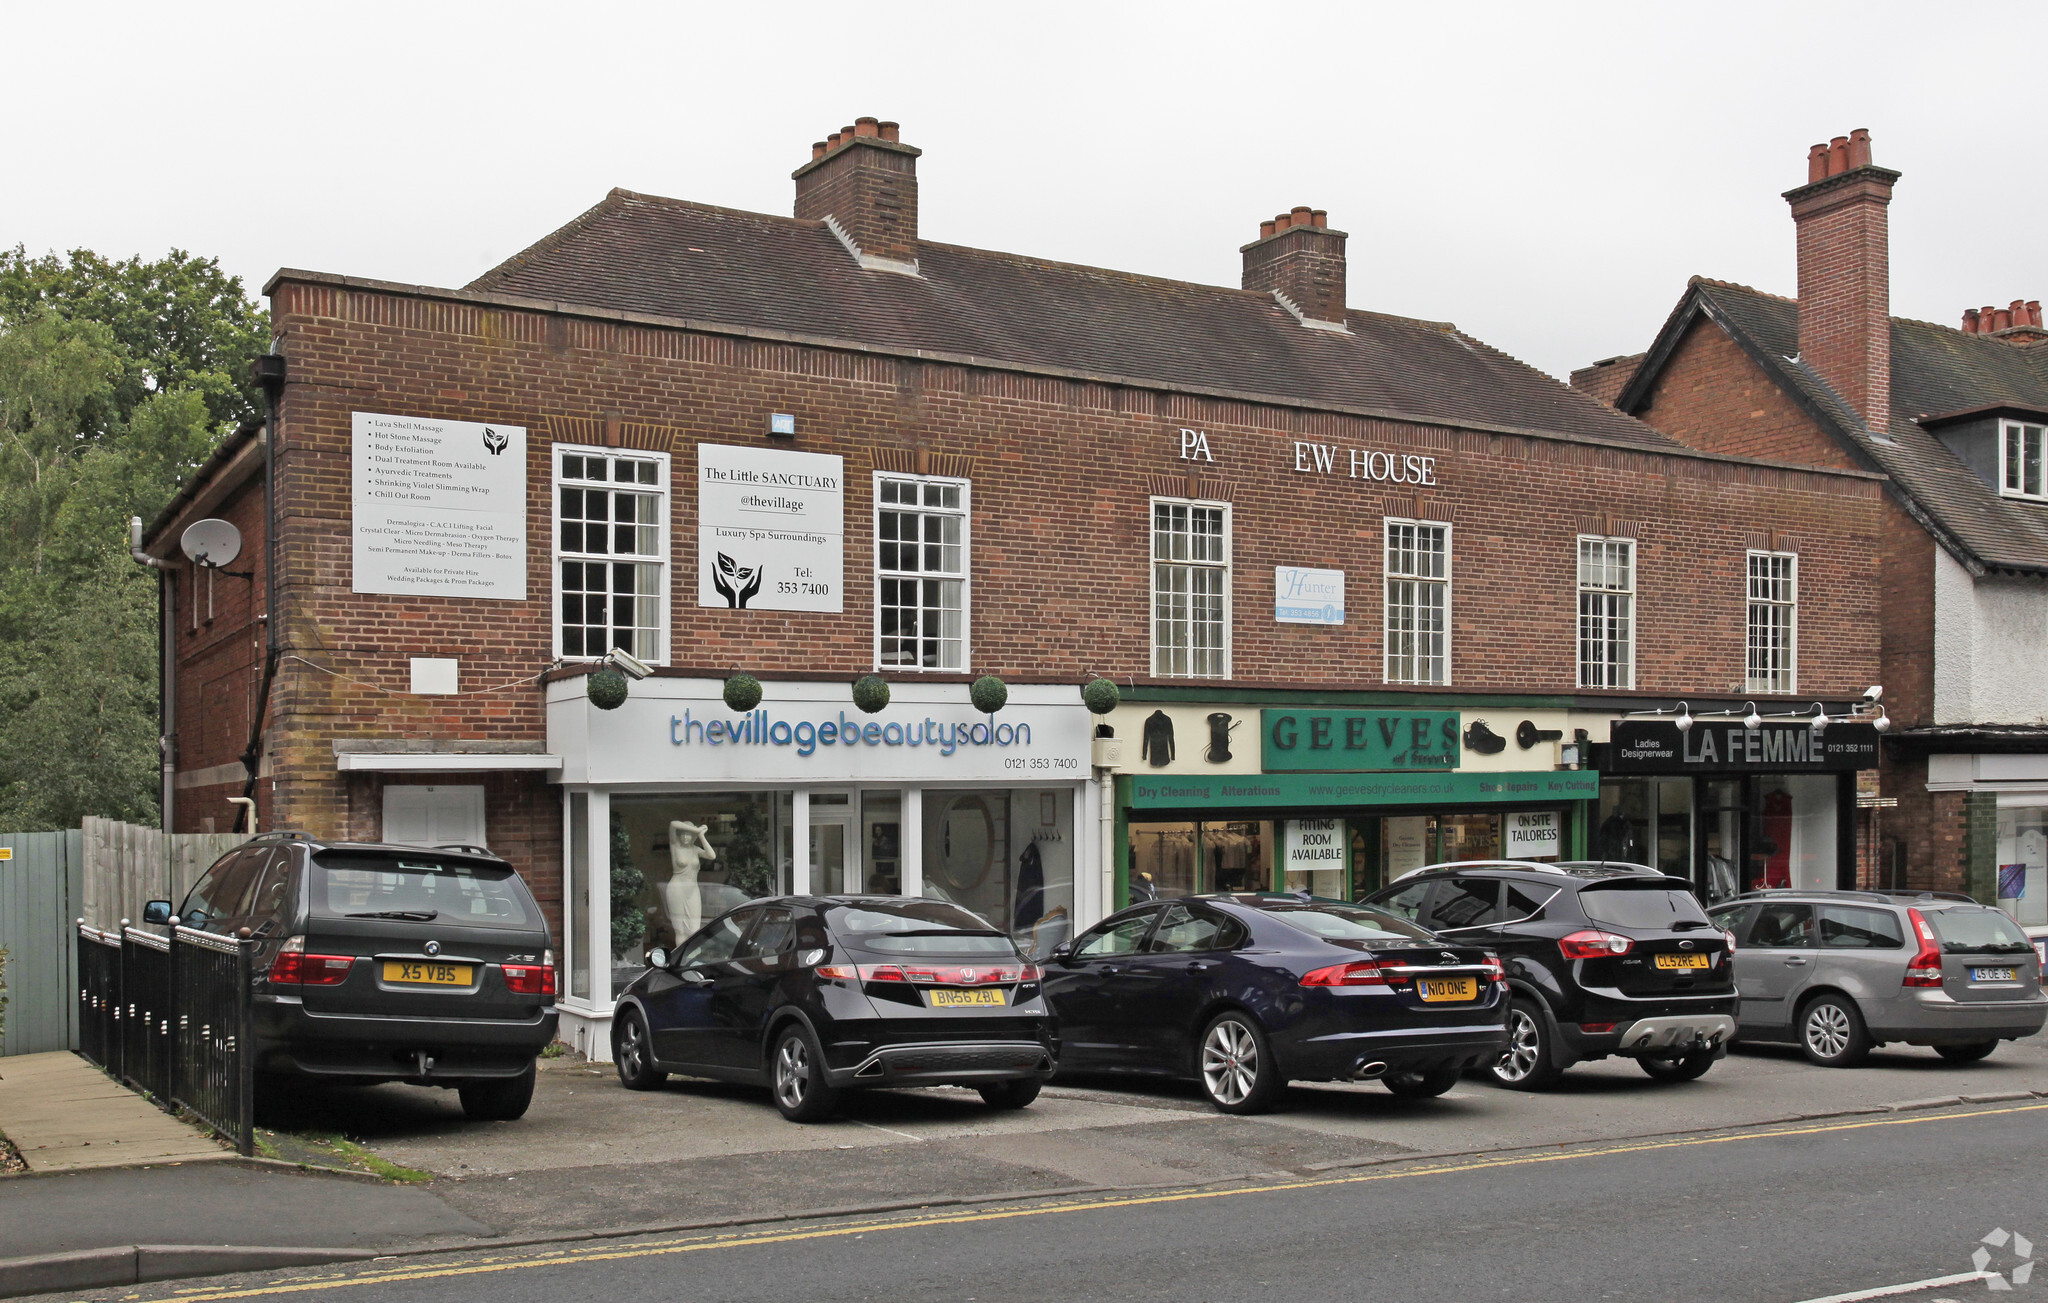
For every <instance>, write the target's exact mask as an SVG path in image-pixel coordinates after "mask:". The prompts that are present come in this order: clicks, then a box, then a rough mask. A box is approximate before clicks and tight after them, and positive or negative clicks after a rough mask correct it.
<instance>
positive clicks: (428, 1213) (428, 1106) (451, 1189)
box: [0, 1037, 2048, 1294]
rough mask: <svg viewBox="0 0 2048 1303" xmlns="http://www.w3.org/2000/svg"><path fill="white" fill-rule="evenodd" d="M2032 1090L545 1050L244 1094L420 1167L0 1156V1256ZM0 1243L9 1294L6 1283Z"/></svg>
mask: <svg viewBox="0 0 2048 1303" xmlns="http://www.w3.org/2000/svg"><path fill="white" fill-rule="evenodd" d="M16 1062H19V1060H9V1061H5V1063H4V1064H0V1071H12V1070H13V1069H12V1064H13V1063H16ZM88 1071H90V1069H88ZM102 1080H104V1078H102ZM2035 1092H2039V1093H2041V1094H2042V1095H2043V1096H2048V1038H2041V1037H2036V1038H2032V1039H2030V1040H2027V1041H2021V1042H2017V1043H2009V1044H2006V1045H2002V1046H2000V1047H1999V1049H1998V1051H1997V1052H1996V1053H1995V1054H1994V1055H1992V1057H1990V1058H1989V1059H1986V1060H1984V1061H1982V1062H1980V1063H1976V1064H1967V1065H1954V1064H1949V1063H1947V1062H1945V1061H1944V1060H1942V1059H1940V1058H1939V1057H1938V1056H1936V1055H1935V1054H1934V1053H1933V1052H1931V1051H1928V1050H1920V1049H1913V1048H1909V1047H1898V1048H1893V1049H1887V1050H1880V1051H1878V1052H1877V1053H1875V1054H1874V1055H1872V1056H1871V1059H1870V1061H1869V1063H1868V1064H1867V1065H1866V1066H1864V1067H1861V1068H1857V1069H1852V1070H1846V1071H1843V1070H1828V1069H1819V1068H1814V1067H1811V1066H1809V1065H1808V1064H1807V1063H1806V1062H1805V1061H1804V1059H1803V1058H1801V1057H1800V1056H1799V1055H1798V1054H1797V1053H1796V1051H1792V1050H1789V1049H1787V1050H1777V1049H1765V1048H1758V1049H1738V1050H1737V1051H1736V1052H1735V1053H1734V1054H1732V1055H1731V1056H1730V1057H1729V1058H1728V1059H1726V1060H1725V1061H1723V1062H1721V1063H1719V1064H1717V1065H1716V1066H1715V1067H1714V1069H1713V1070H1712V1071H1711V1072H1709V1073H1708V1074H1707V1075H1706V1076H1705V1077H1704V1078H1702V1079H1700V1080H1699V1081H1696V1082H1690V1083H1682V1084H1664V1083H1658V1082H1653V1081H1651V1080H1650V1079H1649V1078H1648V1077H1647V1076H1645V1075H1644V1074H1643V1073H1642V1072H1641V1070H1640V1069H1638V1068H1637V1067H1636V1066H1635V1065H1634V1064H1633V1063H1631V1062H1628V1061H1626V1060H1608V1061H1605V1062H1601V1063H1594V1064H1586V1065H1581V1066H1579V1067H1577V1068H1574V1069H1573V1070H1572V1071H1571V1072H1570V1073H1568V1074H1567V1075H1566V1077H1565V1079H1564V1082H1563V1084H1562V1085H1561V1086H1560V1087H1559V1088H1558V1089H1556V1090H1554V1091H1551V1092H1548V1093H1545V1094H1537V1095H1530V1094H1522V1093H1519V1092H1514V1091H1506V1090H1501V1089H1498V1088H1496V1087H1493V1086H1491V1085H1485V1084H1481V1083H1480V1082H1478V1081H1476V1080H1467V1081H1465V1082H1462V1083H1460V1084H1459V1086H1457V1087H1456V1088H1455V1089H1453V1090H1452V1091H1451V1092H1450V1093H1449V1094H1448V1095H1445V1096H1443V1097H1441V1098H1439V1099H1435V1100H1402V1099H1397V1098H1395V1097H1394V1096H1393V1095H1391V1094H1389V1093H1388V1092H1387V1091H1385V1090H1384V1089H1383V1088H1382V1087H1379V1086H1377V1085H1371V1084H1359V1085H1335V1084H1317V1085H1304V1086H1297V1087H1295V1088H1293V1089H1292V1090H1290V1091H1289V1092H1288V1094H1287V1096H1286V1097H1285V1099H1284V1100H1283V1102H1282V1106H1281V1107H1280V1108H1279V1109H1278V1110H1277V1111H1275V1112H1273V1113H1270V1114H1266V1115H1263V1116H1259V1117H1253V1118H1236V1117H1225V1116H1223V1115H1220V1114H1217V1113H1215V1112H1214V1111H1212V1110H1211V1109H1209V1108H1208V1106H1207V1105H1206V1104H1205V1103H1204V1102H1203V1101H1202V1100H1201V1099H1200V1098H1199V1097H1198V1096H1197V1095H1196V1094H1195V1092H1194V1089H1193V1087H1192V1086H1177V1085H1174V1084H1171V1083H1159V1082H1145V1083H1134V1082H1129V1081H1117V1080H1111V1079H1086V1080H1081V1081H1065V1080H1062V1081H1061V1082H1060V1083H1058V1084H1055V1085H1053V1086H1050V1087H1048V1088H1047V1089H1046V1091H1045V1092H1044V1093H1043V1094H1042V1095H1041V1096H1040V1098H1039V1100H1038V1102H1037V1103H1035V1104H1034V1105H1033V1106H1031V1107H1030V1108H1028V1109H1025V1110H1022V1111H1019V1112H1010V1113H1003V1112H995V1111H991V1110H989V1109H988V1108H986V1107H985V1106H984V1105H983V1104H982V1103H981V1101H980V1099H979V1097H978V1096H976V1095H974V1094H973V1093H971V1092H968V1091H963V1090H956V1089H936V1090H918V1091H876V1092H871V1093H856V1094H852V1095H850V1096H848V1098H847V1102H846V1104H845V1105H844V1107H843V1108H842V1111H841V1113H840V1115H839V1116H838V1117H837V1118H835V1119H833V1120H832V1121H830V1122H826V1123H822V1124H816V1125H807V1126H799V1125H794V1124H791V1123H788V1122H785V1121H784V1120H783V1119H782V1117H781V1116H780V1115H779V1114H778V1113H776V1112H775V1110H774V1108H773V1107H772V1105H770V1104H769V1102H768V1100H767V1097H766V1095H765V1093H764V1092H762V1091H758V1090H750V1089H745V1088H740V1087H733V1086H726V1085H720V1084H716V1083H710V1082H703V1081H693V1080H683V1079H674V1080H672V1081H671V1082H670V1083H669V1084H668V1086H667V1087H666V1088H665V1089H663V1090H660V1091H652V1092H646V1093H638V1092H632V1091H627V1090H625V1089H623V1088H622V1087H620V1086H619V1084H618V1080H617V1077H616V1076H615V1075H614V1074H613V1072H612V1071H611V1068H610V1066H609V1065H604V1064H580V1063H575V1062H569V1061H564V1060H549V1061H544V1063H543V1067H542V1071H541V1074H540V1078H539V1083H538V1088H537V1090H536V1093H535V1098H534V1104H533V1108H532V1110H531V1111H530V1112H529V1113H528V1114H527V1116H526V1117H525V1118H524V1119H522V1120H521V1121H518V1122H511V1123H479V1122H471V1121H469V1120H467V1119H466V1118H464V1117H463V1116H462V1112H461V1107H460V1104H459V1103H458V1102H457V1100H456V1098H455V1096H454V1095H453V1093H452V1092H443V1091H435V1090H427V1089H419V1088H413V1087H406V1086H397V1085H393V1086H377V1087H368V1088H355V1089H336V1090H327V1091H319V1092H307V1093H304V1094H301V1095H299V1096H296V1097H294V1098H292V1099H291V1100H289V1101H286V1102H284V1103H283V1104H281V1105H277V1106H273V1107H272V1108H270V1109H268V1110H267V1114H268V1116H265V1117H263V1118H261V1119H259V1120H261V1121H263V1122H265V1123H266V1124H267V1125H272V1126H277V1127H279V1128H284V1127H299V1128H304V1129H306V1130H309V1131H313V1132H325V1131H339V1132H342V1133H344V1134H346V1135H347V1136H349V1137H350V1138H351V1139H353V1140H356V1141H358V1142H359V1143H361V1144H362V1145H364V1146H365V1147H367V1148H368V1149H370V1150H371V1151H373V1152H374V1153H376V1154H377V1155H379V1156H380V1157H382V1158H384V1159H387V1160H389V1161H391V1162H393V1163H396V1164H399V1165H401V1166H403V1167H407V1168H414V1169H418V1170H421V1171H423V1172H426V1173H429V1174H431V1175H432V1178H433V1179H432V1180H430V1181H428V1182H425V1183H422V1184H415V1185H405V1186H399V1185H391V1184H386V1183H382V1182H376V1181H370V1180H364V1179H360V1178H348V1177H342V1176H336V1175H328V1174H306V1173H299V1172H296V1171H291V1170H285V1169H283V1168H261V1167H256V1168H252V1167H249V1166H246V1165H240V1164H214V1163H206V1164H191V1163H182V1164H179V1165H175V1166H166V1165H154V1166H151V1167H150V1168H149V1169H148V1170H146V1171H134V1172H90V1171H78V1172H72V1173H59V1174H55V1175H44V1176H35V1175H31V1176H25V1177H11V1178H4V1179H0V1259H9V1258H19V1257H21V1256H24V1255H34V1254H52V1253H57V1254H65V1253H70V1254H76V1253H78V1252H80V1251H82V1250H85V1249H89V1248H92V1247H94V1246H95V1245H107V1246H113V1247H118V1246H120V1245H124V1244H126V1245H135V1244H149V1243H175V1244H193V1245H197V1244H210V1245H223V1244H227V1245H241V1246H251V1247H256V1248H260V1247H262V1246H265V1245H272V1246H276V1247H277V1248H279V1249H280V1250H282V1249H298V1250H304V1249H307V1248H310V1247H319V1248H324V1249H328V1250H333V1251H335V1252H337V1253H343V1252H345V1253H348V1254H354V1255H368V1254H374V1253H391V1252H408V1251H417V1250H423V1249H434V1248H448V1247H462V1246H475V1245H478V1244H495V1245H500V1246H505V1245H513V1244H517V1243H521V1242H530V1241H535V1240H545V1239H549V1238H560V1237H562V1236H565V1235H586V1236H587V1235H593V1234H595V1235H607V1236H617V1235H626V1234H630V1233H635V1232H648V1231H652V1230H654V1229H657V1228H677V1227H685V1226H702V1225H707V1224H712V1223H725V1224H745V1223H751V1222H758V1221H762V1220H769V1219H781V1220H785V1221H789V1220H801V1219H804V1218H806V1217H811V1216H818V1215H842V1214H846V1213H848V1212H849V1211H851V1210H859V1209H865V1210H869V1211H874V1210H878V1209H882V1208H886V1207H891V1206H895V1207H917V1206H926V1207H938V1206H947V1205H954V1204H959V1203H962V1202H963V1201H988V1200H1013V1199H1032V1198H1051V1197H1060V1196H1062V1195H1066V1196H1071V1195H1073V1194H1075V1192H1081V1191H1095V1192H1099V1191H1105V1190H1132V1189H1140V1188H1146V1189H1167V1188H1177V1187H1185V1186H1188V1185H1190V1184H1195V1185H1200V1186H1203V1187H1206V1188H1227V1187H1230V1186H1232V1185H1233V1184H1234V1183H1243V1182H1254V1183H1256V1182H1262V1181H1265V1182H1270V1181H1273V1180H1278V1179H1281V1178H1283V1177H1285V1178H1287V1179H1303V1178H1309V1177H1316V1176H1319V1175H1324V1174H1329V1173H1333V1172H1344V1171H1350V1170H1354V1169H1360V1170H1362V1169H1364V1168H1368V1167H1373V1166H1379V1165H1385V1164H1388V1163H1398V1162H1401V1161H1404V1160H1410V1159H1421V1158H1430V1157H1433V1156H1441V1155H1452V1154H1498V1153H1504V1152H1508V1151H1524V1150H1528V1149H1530V1148H1532V1147H1551V1148H1556V1147H1560V1146H1564V1147H1570V1146H1577V1145H1587V1144H1611V1143H1612V1142H1614V1141H1615V1140H1617V1139H1621V1138H1627V1137H1645V1136H1659V1135H1670V1134H1674V1133H1681V1132H1683V1133H1697V1132H1702V1131H1710V1130H1725V1129H1730V1128H1743V1127H1756V1126H1760V1125H1769V1124H1774V1123H1783V1122H1785V1121H1787V1120H1789V1119H1801V1118H1816V1117H1840V1116H1844V1115H1855V1114H1856V1113H1857V1112H1858V1111H1859V1110H1870V1111H1872V1113H1873V1115H1876V1114H1877V1113H1879V1112H1892V1111H1896V1112H1897V1113H1898V1114H1899V1115H1900V1116H1904V1115H1906V1114H1909V1113H1915V1112H1919V1111H1924V1110H1928V1109H1939V1108H1940V1107H1941V1106H1942V1105H1943V1104H1950V1105H1955V1104H1960V1103H1962V1102H1963V1101H1965V1100H1970V1099H1974V1100H1994V1101H1995V1100H1997V1099H1999V1098H2001V1097H2005V1098H2012V1097H2019V1098H2022V1099H2026V1100H2028V1101H2030V1102H2031V1101H2033V1098H2034V1093H2035ZM145 1107H147V1106H146V1105H145ZM159 1116H161V1115H159ZM4 1118H5V1114H4V1113H0V1119H4ZM4 1125H5V1124H4V1121H0V1127H4ZM2035 1129H2038V1128H2035ZM2037 1203H2038V1200H2037ZM2043 1229H2044V1231H2048V1227H2044V1228H2043ZM250 1265H260V1264H258V1263H257V1262H255V1261H254V1260H252V1261H251V1263H250ZM6 1266H7V1264H6V1263H5V1262H4V1261H0V1294H6V1293H9V1292H12V1291H10V1290H8V1289H7V1288H6V1281H5V1280H4V1275H5V1271H6ZM222 1269H225V1268H222ZM139 1278H140V1277H139V1276H132V1277H130V1279H139Z"/></svg>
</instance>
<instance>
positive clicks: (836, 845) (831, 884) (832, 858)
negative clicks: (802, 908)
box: [811, 792, 861, 895]
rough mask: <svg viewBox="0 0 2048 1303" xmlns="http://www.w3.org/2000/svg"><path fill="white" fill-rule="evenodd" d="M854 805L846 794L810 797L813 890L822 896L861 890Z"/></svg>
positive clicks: (833, 793)
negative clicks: (854, 832)
mask: <svg viewBox="0 0 2048 1303" xmlns="http://www.w3.org/2000/svg"><path fill="white" fill-rule="evenodd" d="M853 828H854V823H853V803H852V801H851V800H850V799H849V798H848V797H847V795H846V794H845V793H843V792H813V793H812V794H811V890H812V891H814V892H816V893H818V894H820V895H834V894H837V893H840V892H858V891H859V890H860V889H861V878H860V844H859V842H858V840H857V839H856V838H855V837H854V835H853Z"/></svg>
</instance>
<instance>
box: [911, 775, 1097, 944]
mask: <svg viewBox="0 0 2048 1303" xmlns="http://www.w3.org/2000/svg"><path fill="white" fill-rule="evenodd" d="M1073 807H1074V794H1073V793H1072V792H1071V791H1068V790H1066V789H1052V790H1040V789H1035V788H1017V789H992V790H987V791H949V790H946V789H943V788H926V789H925V792H924V894H925V895H926V896H927V897H930V898H931V899H934V900H944V901H948V902H950V903H952V904H955V905H958V906H960V907H961V908H962V909H965V910H968V911H970V912H972V913H974V914H977V915H979V916H980V917H982V918H984V919H987V920H988V922H989V923H990V925H991V926H994V927H997V928H1001V929H1002V930H1003V931H1005V932H1008V933H1009V934H1010V935H1011V936H1013V937H1014V938H1016V941H1017V945H1018V948H1019V949H1021V950H1023V951H1024V953H1025V954H1026V955H1028V956H1029V957H1031V958H1034V959H1042V958H1044V957H1045V956H1047V955H1049V954H1051V953H1052V950H1053V947H1054V946H1057V945H1059V944H1060V943H1061V942H1062V941H1065V940H1066V939H1067V938H1068V937H1070V936H1072V935H1073V930H1074V808H1073Z"/></svg>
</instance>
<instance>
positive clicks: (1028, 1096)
mask: <svg viewBox="0 0 2048 1303" xmlns="http://www.w3.org/2000/svg"><path fill="white" fill-rule="evenodd" d="M975 1089H976V1090H978V1091H980V1092H981V1102H982V1103H984V1104H986V1105H988V1106H989V1107H990V1108H1001V1109H1011V1108H1024V1107H1026V1106H1027V1105H1029V1104H1030V1103H1031V1101H1032V1100H1034V1099H1037V1098H1038V1078H1036V1077H1026V1078H1025V1079H1023V1080H1022V1081H993V1082H990V1083H989V1084H988V1085H986V1086H976V1087H975Z"/></svg>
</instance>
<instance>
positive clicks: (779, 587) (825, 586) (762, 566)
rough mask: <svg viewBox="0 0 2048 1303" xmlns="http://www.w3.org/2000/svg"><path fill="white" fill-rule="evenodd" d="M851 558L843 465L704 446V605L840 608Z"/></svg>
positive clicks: (700, 489) (700, 576)
mask: <svg viewBox="0 0 2048 1303" xmlns="http://www.w3.org/2000/svg"><path fill="white" fill-rule="evenodd" d="M845 553H846V473H845V461H844V459H843V458H839V457H831V456H826V455H824V454H822V453H813V452H782V451H779V450H775V449H765V448H731V447H726V446H724V445H722V444H710V443H707V444H700V445H699V446H698V448H697V605H699V606H723V607H727V608H729V609H734V610H749V611H841V610H844V609H845V594H844V591H843V584H842V571H843V569H844V564H845Z"/></svg>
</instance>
